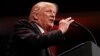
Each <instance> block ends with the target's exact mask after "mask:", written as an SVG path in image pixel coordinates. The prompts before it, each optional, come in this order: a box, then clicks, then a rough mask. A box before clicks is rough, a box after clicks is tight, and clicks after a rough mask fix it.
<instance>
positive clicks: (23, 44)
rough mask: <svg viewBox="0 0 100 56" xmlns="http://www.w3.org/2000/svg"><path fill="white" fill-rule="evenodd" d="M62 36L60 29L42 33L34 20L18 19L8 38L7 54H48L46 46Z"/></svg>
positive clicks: (60, 40)
mask: <svg viewBox="0 0 100 56" xmlns="http://www.w3.org/2000/svg"><path fill="white" fill-rule="evenodd" d="M63 40H64V38H63V37H62V33H61V31H60V30H53V31H50V32H48V33H44V34H42V33H41V32H40V30H39V28H38V27H37V25H36V24H35V23H34V22H31V23H30V22H29V21H28V20H25V19H22V20H19V21H18V22H17V23H16V24H15V26H14V29H13V31H12V34H11V38H10V40H9V52H8V55H9V56H49V55H48V53H47V52H48V51H47V48H48V47H49V46H51V45H55V44H59V43H60V42H62V41H63Z"/></svg>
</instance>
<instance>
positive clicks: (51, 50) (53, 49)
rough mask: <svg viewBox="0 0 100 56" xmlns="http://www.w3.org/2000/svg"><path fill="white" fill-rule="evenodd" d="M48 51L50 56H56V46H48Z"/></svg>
mask: <svg viewBox="0 0 100 56" xmlns="http://www.w3.org/2000/svg"><path fill="white" fill-rule="evenodd" d="M48 49H49V54H50V56H57V47H56V46H50V47H49V48H48Z"/></svg>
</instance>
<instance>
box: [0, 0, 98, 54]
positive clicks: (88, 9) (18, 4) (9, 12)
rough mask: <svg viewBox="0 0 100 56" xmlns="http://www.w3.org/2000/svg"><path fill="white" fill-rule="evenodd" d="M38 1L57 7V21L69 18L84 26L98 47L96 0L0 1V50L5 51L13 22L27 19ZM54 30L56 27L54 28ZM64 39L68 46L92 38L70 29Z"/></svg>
mask: <svg viewBox="0 0 100 56" xmlns="http://www.w3.org/2000/svg"><path fill="white" fill-rule="evenodd" d="M39 1H49V2H53V3H56V4H57V5H58V8H59V11H58V13H57V16H56V18H57V20H61V19H62V18H66V17H69V16H71V17H72V18H73V19H75V21H77V22H79V23H80V24H82V25H84V26H85V27H86V28H88V29H89V30H90V31H91V32H92V34H93V35H94V37H95V39H96V41H97V44H98V46H100V39H99V37H100V33H99V32H100V8H99V7H100V3H99V1H98V0H75V1H74V0H0V49H2V52H5V51H6V46H7V41H8V39H9V35H10V31H11V29H12V27H13V25H14V24H15V22H16V21H17V20H19V19H22V18H27V17H28V15H29V13H30V10H31V7H32V6H33V5H34V4H35V3H37V2H39ZM55 28H56V26H55ZM65 37H68V40H71V41H70V42H68V43H69V45H73V44H76V43H78V42H79V43H80V42H84V41H88V40H92V41H94V39H93V37H91V35H90V34H89V33H88V32H87V31H86V30H84V29H83V28H81V27H70V28H69V31H68V33H67V34H66V36H65Z"/></svg>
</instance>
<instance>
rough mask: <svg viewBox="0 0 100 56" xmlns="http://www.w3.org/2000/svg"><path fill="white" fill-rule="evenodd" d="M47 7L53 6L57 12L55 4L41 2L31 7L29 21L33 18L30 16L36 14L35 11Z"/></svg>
mask: <svg viewBox="0 0 100 56" xmlns="http://www.w3.org/2000/svg"><path fill="white" fill-rule="evenodd" d="M47 5H51V6H54V7H55V8H56V10H58V7H57V5H56V4H55V3H51V2H43V1H42V2H38V3H36V4H35V5H34V6H33V7H32V9H31V12H30V16H29V19H31V18H33V16H32V14H35V13H37V11H39V10H41V8H43V7H45V6H47Z"/></svg>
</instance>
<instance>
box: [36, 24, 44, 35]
mask: <svg viewBox="0 0 100 56" xmlns="http://www.w3.org/2000/svg"><path fill="white" fill-rule="evenodd" d="M36 25H37V27H38V28H39V29H40V31H41V33H44V29H43V28H42V27H40V26H39V25H38V24H36Z"/></svg>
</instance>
